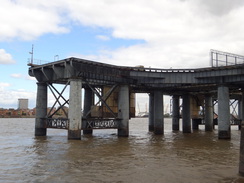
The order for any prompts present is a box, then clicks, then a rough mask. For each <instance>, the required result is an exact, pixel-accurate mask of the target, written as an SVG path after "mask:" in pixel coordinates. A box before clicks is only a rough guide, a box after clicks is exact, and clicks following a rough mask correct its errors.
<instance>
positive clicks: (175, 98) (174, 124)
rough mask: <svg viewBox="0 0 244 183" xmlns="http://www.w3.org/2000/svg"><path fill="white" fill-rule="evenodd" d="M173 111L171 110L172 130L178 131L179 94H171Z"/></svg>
mask: <svg viewBox="0 0 244 183" xmlns="http://www.w3.org/2000/svg"><path fill="white" fill-rule="evenodd" d="M172 99H173V111H172V130H173V131H179V128H180V122H179V121H180V108H179V107H180V104H179V103H180V102H179V96H177V95H174V96H173V98H172Z"/></svg>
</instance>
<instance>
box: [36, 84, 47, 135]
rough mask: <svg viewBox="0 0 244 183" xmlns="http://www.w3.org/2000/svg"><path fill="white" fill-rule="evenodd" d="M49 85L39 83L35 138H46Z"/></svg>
mask: <svg viewBox="0 0 244 183" xmlns="http://www.w3.org/2000/svg"><path fill="white" fill-rule="evenodd" d="M46 117H47V84H46V83H37V96H36V121H35V136H46V134H47V129H46V127H45V118H46Z"/></svg>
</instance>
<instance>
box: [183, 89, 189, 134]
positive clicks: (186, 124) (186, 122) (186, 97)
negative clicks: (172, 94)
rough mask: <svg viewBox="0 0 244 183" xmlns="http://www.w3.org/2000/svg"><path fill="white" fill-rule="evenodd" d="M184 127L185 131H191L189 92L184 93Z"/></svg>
mask: <svg viewBox="0 0 244 183" xmlns="http://www.w3.org/2000/svg"><path fill="white" fill-rule="evenodd" d="M182 129H183V133H191V98H190V95H189V94H184V95H183V113H182Z"/></svg>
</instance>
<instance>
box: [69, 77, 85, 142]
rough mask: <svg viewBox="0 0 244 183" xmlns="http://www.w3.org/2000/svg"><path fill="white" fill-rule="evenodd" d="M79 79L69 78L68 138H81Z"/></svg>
mask: <svg viewBox="0 0 244 183" xmlns="http://www.w3.org/2000/svg"><path fill="white" fill-rule="evenodd" d="M81 117H82V115H81V80H80V79H71V80H70V93H69V129H68V139H77V140H79V139H81V121H82V120H81Z"/></svg>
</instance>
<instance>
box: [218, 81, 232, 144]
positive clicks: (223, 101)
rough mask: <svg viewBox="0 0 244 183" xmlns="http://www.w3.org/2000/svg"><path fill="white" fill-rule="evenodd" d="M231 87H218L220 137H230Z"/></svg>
mask: <svg viewBox="0 0 244 183" xmlns="http://www.w3.org/2000/svg"><path fill="white" fill-rule="evenodd" d="M229 100H230V99H229V88H228V87H226V86H219V87H218V138H219V139H230V136H231V135H230V106H229Z"/></svg>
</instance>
